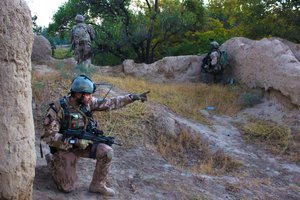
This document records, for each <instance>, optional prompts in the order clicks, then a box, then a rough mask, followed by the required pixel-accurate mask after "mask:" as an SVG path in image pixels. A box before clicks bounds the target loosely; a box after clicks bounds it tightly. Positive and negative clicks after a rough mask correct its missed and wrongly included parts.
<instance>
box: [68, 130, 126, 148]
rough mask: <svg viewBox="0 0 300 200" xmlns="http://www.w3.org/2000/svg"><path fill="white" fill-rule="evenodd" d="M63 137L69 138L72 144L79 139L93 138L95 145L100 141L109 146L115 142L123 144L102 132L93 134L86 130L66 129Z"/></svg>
mask: <svg viewBox="0 0 300 200" xmlns="http://www.w3.org/2000/svg"><path fill="white" fill-rule="evenodd" d="M63 139H69V143H70V144H75V143H76V140H77V139H84V140H91V141H93V146H94V145H97V144H99V143H104V144H107V145H109V146H112V145H113V144H115V145H119V146H122V144H120V143H117V142H115V138H114V137H111V136H104V135H102V134H93V133H89V132H87V131H84V130H70V129H68V130H66V131H65V132H64V136H63Z"/></svg>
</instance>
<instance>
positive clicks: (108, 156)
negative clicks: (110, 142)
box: [106, 149, 114, 160]
mask: <svg viewBox="0 0 300 200" xmlns="http://www.w3.org/2000/svg"><path fill="white" fill-rule="evenodd" d="M106 157H107V159H108V160H112V159H113V157H114V151H113V150H112V149H111V150H110V151H108V152H107V153H106Z"/></svg>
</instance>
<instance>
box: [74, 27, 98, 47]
mask: <svg viewBox="0 0 300 200" xmlns="http://www.w3.org/2000/svg"><path fill="white" fill-rule="evenodd" d="M78 28H83V29H84V30H85V31H86V32H87V33H88V35H87V37H86V38H85V39H86V40H87V42H88V43H89V44H91V41H93V40H94V39H95V30H94V28H93V27H92V26H91V25H87V24H85V23H78V24H77V25H75V26H73V28H72V33H71V44H72V46H74V45H76V43H78V41H76V36H75V35H76V34H75V32H76V29H78Z"/></svg>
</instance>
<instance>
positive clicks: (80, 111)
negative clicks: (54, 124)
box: [59, 98, 100, 134]
mask: <svg viewBox="0 0 300 200" xmlns="http://www.w3.org/2000/svg"><path fill="white" fill-rule="evenodd" d="M59 103H60V106H61V107H62V108H63V111H64V115H63V121H62V125H61V128H60V130H59V132H60V133H63V132H64V131H66V130H68V129H71V130H86V131H88V132H91V133H93V132H95V131H96V130H98V129H97V123H96V122H95V121H94V119H93V114H92V112H91V111H90V110H88V109H87V107H86V106H81V107H80V108H74V107H71V106H68V105H67V103H66V99H65V98H62V99H60V100H59ZM98 131H100V130H98ZM97 134H99V133H97Z"/></svg>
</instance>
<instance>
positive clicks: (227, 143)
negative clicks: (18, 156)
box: [33, 100, 300, 200]
mask: <svg viewBox="0 0 300 200" xmlns="http://www.w3.org/2000/svg"><path fill="white" fill-rule="evenodd" d="M153 112H156V113H157V112H160V114H161V115H162V116H165V117H169V118H172V119H173V120H175V121H176V122H177V123H181V124H184V125H185V126H187V127H189V129H190V130H191V131H192V132H194V133H196V134H200V135H201V136H202V137H203V138H205V139H206V140H207V141H209V144H210V148H211V149H212V150H218V149H222V151H223V152H224V153H225V154H226V155H228V156H230V157H232V158H235V159H237V160H239V161H241V162H242V164H243V165H242V167H240V168H239V169H238V170H237V171H236V172H234V173H226V174H224V175H208V174H201V173H191V172H188V171H185V170H183V169H180V168H177V167H176V166H173V165H171V164H170V163H168V162H167V161H166V160H165V159H163V158H162V156H161V155H160V154H159V153H158V152H157V151H156V149H155V148H154V147H153V146H152V145H151V144H149V145H145V146H135V147H133V148H130V149H128V148H124V147H120V146H114V150H115V157H114V161H113V164H112V168H111V171H110V174H109V185H110V186H111V187H112V188H114V189H115V191H116V195H115V196H114V197H103V196H101V195H99V194H93V193H89V192H88V187H89V183H90V181H91V179H92V174H93V170H94V167H95V160H91V159H81V160H79V163H78V166H77V175H78V181H77V182H76V188H77V189H76V190H75V191H73V192H71V193H68V194H66V193H61V192H59V191H58V190H57V188H56V186H55V184H54V183H53V181H52V179H51V175H50V172H49V170H48V168H47V166H46V161H45V159H43V158H41V157H40V154H39V152H40V150H39V138H38V135H37V138H36V141H37V142H36V152H37V165H36V175H35V180H34V185H33V199H34V200H42V199H43V200H47V199H58V200H64V199H70V200H71V199H72V200H73V199H80V200H84V199H90V200H93V199H95V200H96V199H97V200H98V199H126V200H127V199H137V200H142V199H147V200H148V199H161V200H164V199H166V200H167V199H187V200H188V199H220V200H221V199H222V200H223V199H270V200H271V199H272V200H281V199H287V200H296V199H300V173H299V172H300V164H299V163H298V164H296V163H292V162H288V161H287V160H286V159H284V158H281V157H279V156H274V155H272V154H270V153H267V152H266V151H264V150H262V149H260V148H258V147H257V146H255V145H250V144H248V143H245V141H244V140H243V139H242V137H241V133H240V132H239V130H238V129H237V127H236V124H237V122H241V121H245V120H246V118H247V117H248V116H249V115H252V116H258V115H259V116H260V117H266V118H272V117H273V118H274V119H275V120H279V121H280V120H284V119H286V118H287V116H289V115H291V113H286V112H285V111H283V110H282V108H281V107H278V105H277V104H276V103H274V102H271V101H267V100H265V101H264V102H263V103H261V104H258V105H256V106H255V107H253V108H249V109H246V110H244V111H242V112H241V113H239V114H238V115H237V116H236V117H229V116H215V115H212V114H209V118H210V120H211V121H212V122H213V125H212V126H207V125H203V124H200V123H198V122H195V121H192V120H189V119H185V118H183V117H181V116H178V115H176V114H174V113H172V112H170V111H169V110H168V109H166V108H165V107H164V106H161V105H153ZM292 116H293V117H294V118H295V117H299V113H296V114H295V113H292ZM297 120H298V119H294V121H293V122H295V121H297ZM298 122H299V121H298ZM293 126H295V127H294V128H299V123H298V124H297V123H296V124H295V123H294V124H293ZM36 132H37V133H39V132H40V130H36ZM43 150H44V153H47V152H48V148H47V146H46V145H45V144H44V145H43Z"/></svg>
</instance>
